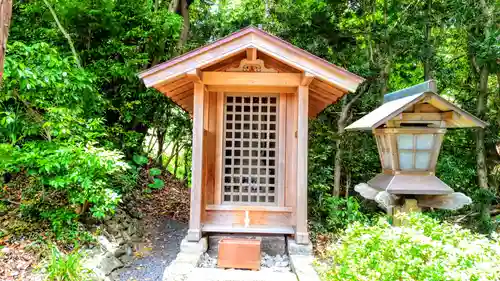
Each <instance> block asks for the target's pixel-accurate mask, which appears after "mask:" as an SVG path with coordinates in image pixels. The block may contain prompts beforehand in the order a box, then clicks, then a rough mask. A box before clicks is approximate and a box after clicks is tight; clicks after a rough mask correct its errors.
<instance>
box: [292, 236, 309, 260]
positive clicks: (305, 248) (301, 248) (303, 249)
mask: <svg viewBox="0 0 500 281" xmlns="http://www.w3.org/2000/svg"><path fill="white" fill-rule="evenodd" d="M287 246H288V254H289V255H300V256H310V255H312V253H313V248H312V243H311V242H309V243H308V244H307V245H302V244H297V242H295V240H293V239H290V238H289V239H287Z"/></svg>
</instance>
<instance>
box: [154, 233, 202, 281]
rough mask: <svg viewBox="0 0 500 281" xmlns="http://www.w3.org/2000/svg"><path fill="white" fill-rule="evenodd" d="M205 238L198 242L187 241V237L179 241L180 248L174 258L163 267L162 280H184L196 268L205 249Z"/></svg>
mask: <svg viewBox="0 0 500 281" xmlns="http://www.w3.org/2000/svg"><path fill="white" fill-rule="evenodd" d="M207 248H208V242H207V238H206V237H203V238H201V239H200V241H198V242H189V241H188V239H187V237H186V238H184V240H182V242H181V249H180V252H179V254H177V257H176V259H175V260H173V261H172V262H171V263H170V265H169V266H168V267H167V268H166V269H165V272H164V273H163V281H185V280H186V279H187V278H188V276H189V275H190V274H191V272H192V271H193V270H194V269H196V266H197V265H198V261H199V260H200V257H201V255H203V253H205V252H206V251H207Z"/></svg>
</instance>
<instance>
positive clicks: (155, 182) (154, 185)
mask: <svg viewBox="0 0 500 281" xmlns="http://www.w3.org/2000/svg"><path fill="white" fill-rule="evenodd" d="M164 186H165V183H164V182H163V181H162V180H160V179H153V183H150V184H148V187H149V188H152V189H162V188H163V187H164Z"/></svg>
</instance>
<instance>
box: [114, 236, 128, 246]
mask: <svg viewBox="0 0 500 281" xmlns="http://www.w3.org/2000/svg"><path fill="white" fill-rule="evenodd" d="M116 243H117V244H118V245H120V246H123V245H125V243H127V241H126V240H125V239H123V238H121V237H120V238H116Z"/></svg>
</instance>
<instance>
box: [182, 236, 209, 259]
mask: <svg viewBox="0 0 500 281" xmlns="http://www.w3.org/2000/svg"><path fill="white" fill-rule="evenodd" d="M207 249H208V240H207V237H202V238H201V239H200V241H198V242H189V241H188V240H187V238H184V239H183V240H182V242H181V253H186V254H199V255H201V254H203V253H205V252H206V251H207Z"/></svg>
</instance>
